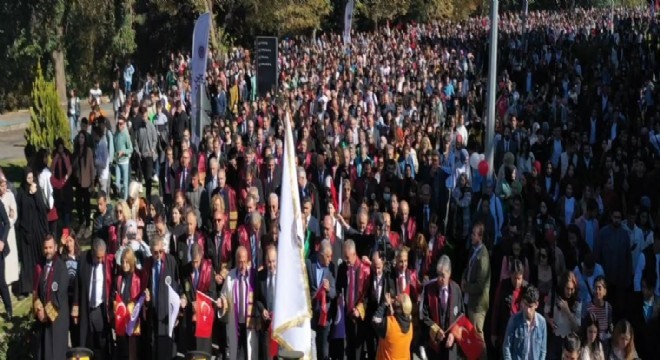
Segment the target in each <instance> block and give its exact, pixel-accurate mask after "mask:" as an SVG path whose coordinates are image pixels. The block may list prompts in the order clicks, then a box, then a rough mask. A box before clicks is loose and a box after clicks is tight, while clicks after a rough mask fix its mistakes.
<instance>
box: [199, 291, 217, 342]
mask: <svg viewBox="0 0 660 360" xmlns="http://www.w3.org/2000/svg"><path fill="white" fill-rule="evenodd" d="M195 315H196V316H195V318H196V319H197V326H196V328H195V337H198V338H202V339H208V338H210V337H211V333H212V332H213V318H214V316H213V299H211V298H210V297H208V296H207V295H205V294H203V293H201V292H199V291H197V301H196V302H195Z"/></svg>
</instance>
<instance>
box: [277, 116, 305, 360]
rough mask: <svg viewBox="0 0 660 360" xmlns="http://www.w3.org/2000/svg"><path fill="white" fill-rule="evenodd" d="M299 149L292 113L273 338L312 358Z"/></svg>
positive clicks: (288, 128) (287, 133)
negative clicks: (298, 177)
mask: <svg viewBox="0 0 660 360" xmlns="http://www.w3.org/2000/svg"><path fill="white" fill-rule="evenodd" d="M295 159H296V149H295V147H294V145H293V133H292V131H291V115H290V114H289V112H288V111H287V113H286V115H285V118H284V157H283V162H282V186H281V190H280V191H281V197H280V199H282V203H281V206H280V219H279V220H280V229H282V231H280V236H279V241H278V243H277V259H278V261H277V273H276V275H275V276H276V280H275V284H276V285H275V305H274V311H273V335H272V337H273V339H275V340H276V341H277V342H278V343H279V344H280V347H281V348H284V349H287V350H296V351H302V353H303V354H304V356H303V359H305V360H309V359H311V350H312V342H311V341H310V339H311V337H312V329H311V324H310V320H311V318H312V306H311V299H310V293H309V284H308V283H307V274H306V272H305V259H304V255H303V248H304V245H303V241H304V231H303V224H302V213H301V210H300V195H299V194H300V192H299V188H298V180H297V179H296V174H297V172H296V160H295Z"/></svg>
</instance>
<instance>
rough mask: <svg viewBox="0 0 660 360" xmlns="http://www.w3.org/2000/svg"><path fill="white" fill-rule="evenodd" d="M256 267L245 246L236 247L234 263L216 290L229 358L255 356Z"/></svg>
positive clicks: (244, 359) (250, 358) (253, 359)
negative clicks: (251, 266) (254, 267)
mask: <svg viewBox="0 0 660 360" xmlns="http://www.w3.org/2000/svg"><path fill="white" fill-rule="evenodd" d="M256 282H257V271H256V270H255V269H252V268H250V262H249V259H248V253H247V249H246V248H245V247H243V246H239V247H238V249H236V267H235V268H234V269H232V270H231V271H230V272H229V274H228V275H227V278H226V280H225V283H224V285H223V287H222V291H221V293H220V299H221V301H222V303H223V304H227V306H224V307H223V309H222V311H221V316H222V317H224V316H227V324H226V326H227V340H228V343H229V349H228V352H229V358H230V359H236V360H257V359H259V336H258V321H259V317H258V315H257V314H256V312H255V311H256V307H255V306H254V290H255V289H256V285H257V283H256Z"/></svg>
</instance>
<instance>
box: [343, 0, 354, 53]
mask: <svg viewBox="0 0 660 360" xmlns="http://www.w3.org/2000/svg"><path fill="white" fill-rule="evenodd" d="M354 9H355V0H348V2H347V3H346V9H345V10H344V46H349V45H350V44H351V26H352V24H353V10H354Z"/></svg>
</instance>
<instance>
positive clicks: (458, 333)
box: [451, 315, 486, 360]
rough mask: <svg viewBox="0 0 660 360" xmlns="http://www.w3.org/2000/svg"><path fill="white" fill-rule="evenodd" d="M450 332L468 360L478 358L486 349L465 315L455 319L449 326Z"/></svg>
mask: <svg viewBox="0 0 660 360" xmlns="http://www.w3.org/2000/svg"><path fill="white" fill-rule="evenodd" d="M451 333H452V335H454V339H455V340H456V342H457V343H458V346H460V347H461V350H463V354H465V357H467V359H468V360H476V359H478V358H479V357H480V356H481V354H482V353H483V352H484V350H485V349H486V344H485V343H484V340H483V339H482V338H481V336H480V335H479V334H477V329H476V328H475V327H474V325H472V323H471V322H470V319H468V318H467V316H465V315H461V316H459V317H458V319H456V322H454V326H452V328H451Z"/></svg>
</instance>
